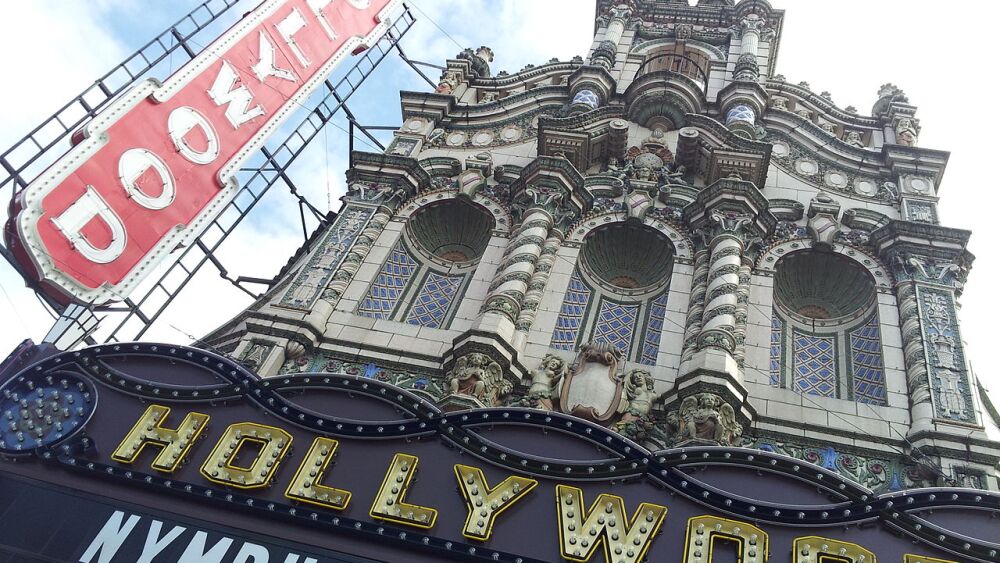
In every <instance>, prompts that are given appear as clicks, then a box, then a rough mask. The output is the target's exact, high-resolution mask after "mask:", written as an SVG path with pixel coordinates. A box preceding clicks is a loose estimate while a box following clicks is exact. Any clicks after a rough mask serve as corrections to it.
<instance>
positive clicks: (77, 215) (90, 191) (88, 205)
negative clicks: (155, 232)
mask: <svg viewBox="0 0 1000 563" xmlns="http://www.w3.org/2000/svg"><path fill="white" fill-rule="evenodd" d="M94 219H100V220H101V221H102V222H103V223H104V226H105V227H107V229H108V230H109V231H111V242H109V243H108V244H107V246H105V247H104V248H100V247H98V246H96V245H94V244H93V243H92V242H91V241H90V240H88V239H87V237H86V236H85V235H84V234H83V228H84V227H86V226H87V224H88V223H90V222H91V221H93V220H94ZM52 224H53V225H55V226H56V229H59V232H61V233H62V234H64V235H66V238H67V239H69V242H70V244H72V245H73V248H75V249H76V250H77V252H79V253H80V254H82V255H83V257H84V258H86V259H87V260H90V261H91V262H94V263H96V264H107V263H109V262H114V261H115V260H117V259H118V257H119V256H121V255H122V252H124V251H125V242H126V235H125V224H124V223H122V220H121V219H120V218H119V217H118V215H116V214H115V212H114V211H112V210H111V207H109V206H108V203H107V202H106V201H104V198H103V197H101V194H99V193H97V191H95V190H94V188H93V186H87V191H86V192H84V194H83V195H82V196H80V199H78V200H76V201H74V202H73V204H72V205H70V206H69V207H67V208H66V211H63V212H62V214H61V215H59V216H58V217H54V218H53V219H52Z"/></svg>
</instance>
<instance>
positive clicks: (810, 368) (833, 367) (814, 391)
mask: <svg viewBox="0 0 1000 563" xmlns="http://www.w3.org/2000/svg"><path fill="white" fill-rule="evenodd" d="M793 344H794V349H793V352H794V360H795V370H794V372H795V390H796V391H799V392H801V393H807V394H809V395H819V396H821V397H836V396H837V361H836V357H837V355H836V345H835V344H834V337H833V336H816V335H812V334H802V333H799V332H795V333H794V335H793Z"/></svg>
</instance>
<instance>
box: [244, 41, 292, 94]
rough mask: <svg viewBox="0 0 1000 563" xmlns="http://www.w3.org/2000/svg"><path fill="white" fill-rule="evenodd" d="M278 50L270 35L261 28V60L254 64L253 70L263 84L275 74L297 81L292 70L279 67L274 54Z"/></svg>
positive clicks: (275, 75) (276, 76) (277, 76)
mask: <svg viewBox="0 0 1000 563" xmlns="http://www.w3.org/2000/svg"><path fill="white" fill-rule="evenodd" d="M277 51H278V50H277V49H276V48H275V47H274V43H271V38H270V37H268V36H267V34H266V33H264V31H263V30H261V32H260V60H259V61H257V63H255V64H254V65H253V67H252V68H251V70H253V73H254V74H256V75H257V80H260V82H261V83H262V84H263V83H264V81H265V80H267V77H268V76H273V77H275V78H280V79H281V80H287V81H289V82H295V74H294V73H292V71H290V70H288V69H285V68H279V67H278V64H277V62H276V61H275V60H274V55H275V53H276V52H277Z"/></svg>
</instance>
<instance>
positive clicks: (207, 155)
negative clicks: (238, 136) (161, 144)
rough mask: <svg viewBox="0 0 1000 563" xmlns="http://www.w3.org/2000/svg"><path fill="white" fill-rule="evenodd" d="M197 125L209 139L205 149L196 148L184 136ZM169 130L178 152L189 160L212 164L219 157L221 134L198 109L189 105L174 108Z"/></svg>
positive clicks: (168, 119) (168, 124)
mask: <svg viewBox="0 0 1000 563" xmlns="http://www.w3.org/2000/svg"><path fill="white" fill-rule="evenodd" d="M195 127H198V128H200V129H201V132H202V133H203V134H204V135H205V138H206V139H207V140H208V146H207V147H206V148H205V150H204V151H199V150H197V149H195V148H194V147H192V146H191V145H190V144H189V143H188V142H187V139H185V138H184V137H185V136H187V134H188V133H190V132H191V131H192V130H193V129H194V128H195ZM167 130H168V131H169V132H170V140H172V141H173V142H174V147H176V148H177V152H179V153H180V154H181V156H183V157H184V158H186V159H188V160H189V161H191V162H193V163H195V164H211V163H212V162H213V161H214V160H215V159H216V158H219V135H218V133H216V132H215V129H214V128H213V127H212V124H211V123H209V122H208V120H207V119H205V116H203V115H202V114H201V113H199V112H198V110H196V109H194V108H192V107H188V106H181V107H179V108H177V109H175V110H173V111H172V112H170V116H169V117H168V118H167Z"/></svg>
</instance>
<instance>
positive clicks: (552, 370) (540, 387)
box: [527, 354, 569, 410]
mask: <svg viewBox="0 0 1000 563" xmlns="http://www.w3.org/2000/svg"><path fill="white" fill-rule="evenodd" d="M568 371H569V366H568V365H567V364H566V361H565V360H563V359H562V358H560V357H559V356H556V355H555V354H546V355H545V357H544V358H543V359H542V365H541V366H540V367H539V368H538V369H535V370H533V371H532V372H531V387H530V388H528V397H527V398H528V400H529V401H532V402H533V403H534V406H536V407H537V408H540V409H544V410H552V409H553V403H552V401H554V400H555V399H556V398H558V396H559V392H558V388H559V384H560V383H561V382H562V379H563V377H564V376H565V375H566V373H567V372H568Z"/></svg>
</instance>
